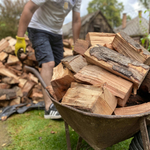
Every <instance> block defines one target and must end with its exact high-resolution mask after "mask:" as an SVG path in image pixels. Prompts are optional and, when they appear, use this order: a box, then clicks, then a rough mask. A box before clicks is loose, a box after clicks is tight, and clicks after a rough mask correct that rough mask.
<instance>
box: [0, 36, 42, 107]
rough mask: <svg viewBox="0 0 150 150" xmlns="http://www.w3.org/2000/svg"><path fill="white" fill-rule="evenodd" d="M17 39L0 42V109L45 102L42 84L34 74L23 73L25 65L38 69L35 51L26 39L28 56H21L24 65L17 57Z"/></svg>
mask: <svg viewBox="0 0 150 150" xmlns="http://www.w3.org/2000/svg"><path fill="white" fill-rule="evenodd" d="M15 44H16V39H14V38H12V37H7V38H5V39H2V40H1V41H0V108H2V107H6V106H11V105H17V104H20V103H31V102H32V101H33V102H34V103H38V102H39V101H43V94H42V90H41V84H40V83H39V81H38V79H37V78H36V77H35V76H34V75H33V74H32V73H26V72H24V71H23V64H25V65H28V66H32V67H34V68H37V69H38V64H37V61H36V59H35V54H34V50H33V49H32V48H31V45H30V43H29V40H28V38H26V44H27V46H28V47H27V54H23V55H21V57H22V58H23V64H22V63H21V61H19V59H18V58H17V57H16V56H15V54H14V51H15Z"/></svg>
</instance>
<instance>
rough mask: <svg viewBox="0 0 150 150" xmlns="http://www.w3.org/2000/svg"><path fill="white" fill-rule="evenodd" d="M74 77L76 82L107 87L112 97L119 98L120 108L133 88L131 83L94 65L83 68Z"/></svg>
mask: <svg viewBox="0 0 150 150" xmlns="http://www.w3.org/2000/svg"><path fill="white" fill-rule="evenodd" d="M74 77H75V79H77V81H78V82H82V83H88V84H92V85H98V86H101V85H103V86H104V87H107V89H108V90H109V91H110V92H111V93H112V94H113V95H114V96H117V97H119V98H120V99H119V100H118V105H120V106H124V105H125V104H126V102H127V100H128V98H129V96H130V94H131V91H132V87H133V84H132V83H131V82H129V81H127V80H125V79H123V78H120V77H118V76H115V75H114V74H112V73H110V72H108V71H107V70H105V69H103V68H100V67H98V66H95V65H88V66H85V67H84V68H82V69H81V70H80V71H79V72H78V73H77V74H75V75H74Z"/></svg>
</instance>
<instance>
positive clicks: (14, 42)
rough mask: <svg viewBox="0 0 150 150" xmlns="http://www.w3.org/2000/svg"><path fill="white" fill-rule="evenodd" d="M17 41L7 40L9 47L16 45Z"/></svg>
mask: <svg viewBox="0 0 150 150" xmlns="http://www.w3.org/2000/svg"><path fill="white" fill-rule="evenodd" d="M16 42H17V40H16V39H14V38H11V39H9V40H8V43H9V46H14V45H15V44H16Z"/></svg>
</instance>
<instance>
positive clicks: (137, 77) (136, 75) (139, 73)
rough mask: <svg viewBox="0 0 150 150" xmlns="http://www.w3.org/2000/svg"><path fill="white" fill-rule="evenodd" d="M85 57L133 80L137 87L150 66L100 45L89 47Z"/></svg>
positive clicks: (90, 61)
mask: <svg viewBox="0 0 150 150" xmlns="http://www.w3.org/2000/svg"><path fill="white" fill-rule="evenodd" d="M85 58H86V60H87V61H88V62H89V63H92V64H95V65H98V66H100V67H102V68H104V69H106V70H108V71H110V72H112V73H114V74H116V75H119V76H121V77H123V78H125V79H127V80H129V81H131V82H133V83H134V86H135V87H136V88H139V86H140V85H141V83H142V82H143V80H144V78H145V76H146V75H147V73H148V71H149V66H147V65H145V64H143V63H140V62H138V61H136V60H134V59H132V58H129V57H126V56H123V55H122V54H119V53H117V52H115V51H113V50H111V49H108V48H106V47H103V46H100V45H99V46H98V45H97V46H94V47H91V48H89V49H88V50H87V51H86V52H85Z"/></svg>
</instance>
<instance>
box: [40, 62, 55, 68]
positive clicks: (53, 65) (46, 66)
mask: <svg viewBox="0 0 150 150" xmlns="http://www.w3.org/2000/svg"><path fill="white" fill-rule="evenodd" d="M54 67H55V62H54V61H50V62H47V63H43V64H42V69H48V68H50V69H53V68H54Z"/></svg>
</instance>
